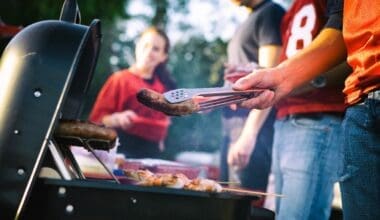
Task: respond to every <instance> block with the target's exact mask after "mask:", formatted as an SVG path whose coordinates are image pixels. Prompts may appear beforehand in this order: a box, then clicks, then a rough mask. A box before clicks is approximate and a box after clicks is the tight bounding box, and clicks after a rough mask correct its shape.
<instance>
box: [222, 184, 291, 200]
mask: <svg viewBox="0 0 380 220" xmlns="http://www.w3.org/2000/svg"><path fill="white" fill-rule="evenodd" d="M223 191H225V192H235V193H244V194H249V195H254V196H275V197H280V198H283V197H284V195H282V194H276V193H265V192H257V191H253V190H247V189H236V188H229V187H223Z"/></svg>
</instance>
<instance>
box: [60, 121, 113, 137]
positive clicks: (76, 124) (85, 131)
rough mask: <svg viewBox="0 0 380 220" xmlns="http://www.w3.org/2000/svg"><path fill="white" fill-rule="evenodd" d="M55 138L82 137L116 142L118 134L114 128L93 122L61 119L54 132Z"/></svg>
mask: <svg viewBox="0 0 380 220" xmlns="http://www.w3.org/2000/svg"><path fill="white" fill-rule="evenodd" d="M54 136H56V137H80V138H84V139H99V140H106V141H110V142H115V141H116V138H117V133H116V131H115V130H114V129H112V128H106V127H102V126H99V125H96V124H94V123H91V122H84V121H79V120H65V119H61V120H59V123H58V125H57V127H56V129H55V131H54Z"/></svg>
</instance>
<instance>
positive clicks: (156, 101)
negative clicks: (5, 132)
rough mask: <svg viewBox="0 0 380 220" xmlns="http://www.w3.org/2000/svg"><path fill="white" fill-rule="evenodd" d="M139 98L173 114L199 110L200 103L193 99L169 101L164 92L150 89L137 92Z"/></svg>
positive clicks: (179, 114) (148, 104) (143, 102)
mask: <svg viewBox="0 0 380 220" xmlns="http://www.w3.org/2000/svg"><path fill="white" fill-rule="evenodd" d="M137 100H138V101H139V102H141V103H142V104H144V105H146V106H147V107H149V108H152V109H155V110H157V111H160V112H163V113H165V114H167V115H173V116H181V115H188V114H192V113H194V112H196V111H198V110H199V104H198V103H197V102H195V101H194V100H193V99H189V100H186V101H184V102H180V103H169V102H168V101H166V99H165V98H164V96H163V95H162V94H160V93H158V92H155V91H153V90H150V89H141V90H140V91H139V92H138V93H137Z"/></svg>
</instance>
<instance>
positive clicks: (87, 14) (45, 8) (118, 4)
mask: <svg viewBox="0 0 380 220" xmlns="http://www.w3.org/2000/svg"><path fill="white" fill-rule="evenodd" d="M126 2H127V1H126V0H112V1H104V0H77V3H78V6H79V10H80V12H81V15H82V23H83V24H89V23H90V22H91V20H92V19H94V18H99V19H102V20H107V21H110V20H113V19H114V18H116V17H127V15H126V14H125V11H124V5H125V3H126ZM63 3H64V0H60V1H57V0H38V1H30V0H11V1H7V4H5V3H2V4H0V17H1V19H2V20H3V21H4V22H6V23H9V24H13V25H22V26H27V25H29V24H31V23H35V22H37V21H40V20H48V19H58V18H59V15H60V11H61V7H62V5H63Z"/></svg>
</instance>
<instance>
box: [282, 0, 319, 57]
mask: <svg viewBox="0 0 380 220" xmlns="http://www.w3.org/2000/svg"><path fill="white" fill-rule="evenodd" d="M316 19H317V17H316V12H315V8H314V5H312V4H308V5H305V6H303V7H302V9H301V10H299V11H298V12H297V13H296V14H295V16H294V19H293V23H292V27H291V29H290V36H289V39H288V45H287V47H286V56H287V57H288V58H289V57H291V56H293V55H294V54H296V53H297V51H298V50H301V49H302V48H303V47H305V46H307V45H308V44H310V43H311V41H312V40H313V36H312V31H313V29H314V26H315V22H316ZM297 45H302V48H297Z"/></svg>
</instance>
